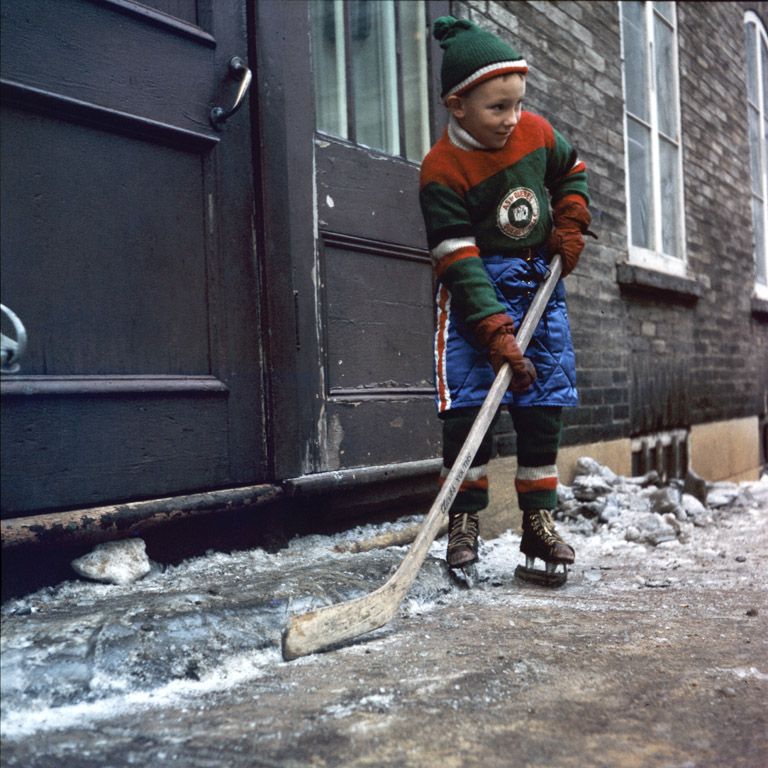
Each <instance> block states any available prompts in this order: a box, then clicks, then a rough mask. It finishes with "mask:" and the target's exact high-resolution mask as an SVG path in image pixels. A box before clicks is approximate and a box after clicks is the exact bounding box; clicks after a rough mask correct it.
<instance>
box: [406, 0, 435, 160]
mask: <svg viewBox="0 0 768 768" xmlns="http://www.w3.org/2000/svg"><path fill="white" fill-rule="evenodd" d="M426 25H427V22H426V18H425V16H424V3H423V2H415V0H410V1H409V2H406V3H400V34H401V36H402V40H401V45H400V50H401V51H402V63H403V104H404V109H405V156H406V157H407V158H408V159H409V160H415V161H416V162H421V161H422V159H423V158H424V155H426V154H427V152H428V151H429V97H428V94H427V45H426V40H427V29H426Z"/></svg>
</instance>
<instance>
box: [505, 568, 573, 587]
mask: <svg viewBox="0 0 768 768" xmlns="http://www.w3.org/2000/svg"><path fill="white" fill-rule="evenodd" d="M515 576H516V577H517V578H518V579H520V580H521V581H525V582H526V583H528V584H536V585H538V586H540V587H549V588H550V589H553V588H555V587H562V586H563V585H564V584H565V582H566V581H568V569H567V568H566V567H565V565H563V570H562V571H556V570H555V567H554V565H552V564H551V563H547V566H546V570H544V571H542V570H541V569H540V568H531V567H529V566H527V565H518V566H517V568H515Z"/></svg>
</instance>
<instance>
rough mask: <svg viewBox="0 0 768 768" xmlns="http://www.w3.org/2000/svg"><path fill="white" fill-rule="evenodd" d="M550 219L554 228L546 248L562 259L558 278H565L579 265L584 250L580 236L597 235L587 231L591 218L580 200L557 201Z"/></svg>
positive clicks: (571, 198) (567, 198)
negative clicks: (561, 267)
mask: <svg viewBox="0 0 768 768" xmlns="http://www.w3.org/2000/svg"><path fill="white" fill-rule="evenodd" d="M552 219H553V221H554V225H555V228H554V229H553V230H552V232H551V233H550V235H549V238H548V240H547V246H546V247H547V251H548V252H549V253H550V254H552V255H553V256H554V255H555V254H556V253H559V254H560V255H561V256H562V257H563V271H562V274H561V275H560V276H561V277H565V276H566V275H569V274H570V273H571V272H573V270H574V269H575V268H576V265H577V264H578V263H579V256H581V252H582V251H583V250H584V238H583V237H582V235H583V234H584V235H591V236H592V237H594V238H595V239H597V235H596V234H595V233H594V232H590V231H589V222H590V221H591V220H592V217H591V216H590V214H589V211H588V210H587V206H586V205H585V204H584V201H583V200H582V199H581V198H578V199H576V198H574V197H573V196H570V197H564V198H563V199H562V200H560V201H558V203H557V204H556V205H555V207H554V208H553V209H552Z"/></svg>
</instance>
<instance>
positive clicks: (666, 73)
mask: <svg viewBox="0 0 768 768" xmlns="http://www.w3.org/2000/svg"><path fill="white" fill-rule="evenodd" d="M621 33H622V60H623V72H624V117H625V132H624V135H625V145H626V158H627V191H628V193H627V206H628V221H629V256H630V261H631V262H633V263H635V264H639V265H640V266H646V267H649V268H652V269H657V270H661V271H664V272H669V273H672V274H676V275H683V274H685V253H684V242H685V236H684V220H683V185H682V149H681V141H680V107H679V105H680V100H679V96H678V68H677V14H676V9H675V4H674V3H673V2H658V1H657V2H650V1H649V2H622V3H621Z"/></svg>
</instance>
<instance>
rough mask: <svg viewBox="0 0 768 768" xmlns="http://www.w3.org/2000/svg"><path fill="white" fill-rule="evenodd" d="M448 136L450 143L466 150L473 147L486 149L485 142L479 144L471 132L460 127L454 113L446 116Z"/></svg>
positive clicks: (470, 149) (469, 150) (473, 148)
mask: <svg viewBox="0 0 768 768" xmlns="http://www.w3.org/2000/svg"><path fill="white" fill-rule="evenodd" d="M448 138H449V139H450V141H451V144H453V145H454V146H456V147H458V148H459V149H464V150H466V151H467V152H471V151H472V150H475V149H488V147H486V146H485V144H481V143H480V142H479V141H478V140H477V139H476V138H475V137H474V136H472V134H471V133H469V132H468V131H465V130H464V129H463V128H462V127H461V125H460V124H459V121H458V120H457V119H456V117H455V115H451V116H450V117H449V118H448Z"/></svg>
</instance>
